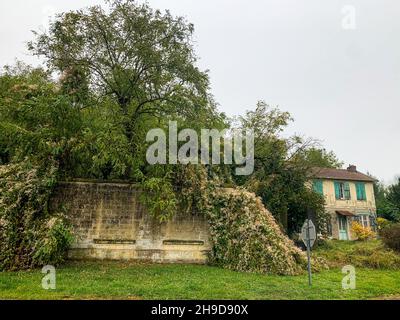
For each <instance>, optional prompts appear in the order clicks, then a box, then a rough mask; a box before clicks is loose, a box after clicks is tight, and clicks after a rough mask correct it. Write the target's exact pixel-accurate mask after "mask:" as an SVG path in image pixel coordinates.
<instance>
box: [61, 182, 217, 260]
mask: <svg viewBox="0 0 400 320" xmlns="http://www.w3.org/2000/svg"><path fill="white" fill-rule="evenodd" d="M140 192H141V191H140V190H139V189H138V188H137V187H136V186H134V185H130V184H123V183H92V182H68V183H61V184H60V186H59V187H58V189H57V192H56V194H55V196H54V200H53V204H54V205H55V206H57V205H59V204H63V205H64V206H65V207H66V209H67V213H68V215H69V217H70V218H71V221H72V224H73V227H74V234H75V243H74V245H73V247H72V249H71V250H70V252H69V256H70V258H74V259H90V258H92V259H113V260H116V259H118V260H146V261H152V262H187V263H204V262H206V259H207V252H208V250H209V248H210V245H209V233H208V230H209V229H208V224H207V221H206V220H205V219H204V218H203V217H200V216H196V215H192V216H188V215H185V216H179V215H177V216H176V217H175V218H174V219H173V220H171V221H169V222H167V223H162V224H160V223H159V222H158V221H156V220H155V219H153V218H152V217H151V216H150V215H149V214H148V213H146V210H145V208H144V207H143V205H142V204H141V203H140V201H139V196H140Z"/></svg>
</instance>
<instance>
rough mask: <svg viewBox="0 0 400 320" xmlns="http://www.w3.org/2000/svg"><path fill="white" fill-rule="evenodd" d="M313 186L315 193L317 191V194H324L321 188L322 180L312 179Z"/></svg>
mask: <svg viewBox="0 0 400 320" xmlns="http://www.w3.org/2000/svg"><path fill="white" fill-rule="evenodd" d="M313 188H314V191H315V192H316V193H319V194H321V195H323V194H324V189H323V182H322V180H314V181H313Z"/></svg>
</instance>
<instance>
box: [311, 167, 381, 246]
mask: <svg viewBox="0 0 400 320" xmlns="http://www.w3.org/2000/svg"><path fill="white" fill-rule="evenodd" d="M312 179H313V188H314V190H315V191H316V192H318V193H320V194H322V195H323V196H324V197H325V209H326V212H328V213H330V215H331V223H330V225H328V233H329V235H330V236H331V237H332V238H333V239H339V240H355V237H354V236H353V235H352V233H351V222H352V221H357V222H359V223H360V224H361V225H363V226H364V227H371V228H372V229H376V205H375V195H374V185H373V183H374V181H375V180H376V179H374V178H372V177H370V176H368V175H366V174H363V173H361V172H358V171H357V167H356V166H354V165H350V166H349V167H348V168H347V169H331V168H313V170H312Z"/></svg>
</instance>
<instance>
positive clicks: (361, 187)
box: [356, 182, 367, 201]
mask: <svg viewBox="0 0 400 320" xmlns="http://www.w3.org/2000/svg"><path fill="white" fill-rule="evenodd" d="M356 191H357V200H359V201H365V200H367V195H366V193H365V183H363V182H357V183H356Z"/></svg>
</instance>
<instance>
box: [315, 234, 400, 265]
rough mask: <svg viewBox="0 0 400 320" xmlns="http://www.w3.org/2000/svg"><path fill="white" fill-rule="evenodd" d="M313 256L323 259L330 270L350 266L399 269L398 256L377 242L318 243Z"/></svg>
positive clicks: (332, 241) (399, 257)
mask: <svg viewBox="0 0 400 320" xmlns="http://www.w3.org/2000/svg"><path fill="white" fill-rule="evenodd" d="M314 254H315V255H316V256H318V257H321V258H323V259H325V261H327V263H328V265H329V266H330V267H332V268H336V267H339V268H342V267H343V266H345V265H348V264H350V265H353V266H354V267H361V268H371V269H394V270H399V269H400V255H399V254H397V253H396V252H394V251H393V250H390V249H387V248H385V246H383V244H382V242H381V241H379V240H370V241H339V240H327V241H324V242H322V243H319V245H318V246H317V247H316V249H315V250H314Z"/></svg>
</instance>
